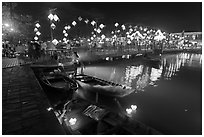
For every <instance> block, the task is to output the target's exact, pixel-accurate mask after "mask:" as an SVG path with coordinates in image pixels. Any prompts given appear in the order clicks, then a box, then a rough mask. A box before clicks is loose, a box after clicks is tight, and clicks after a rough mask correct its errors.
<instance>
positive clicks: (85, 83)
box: [75, 74, 135, 97]
mask: <svg viewBox="0 0 204 137" xmlns="http://www.w3.org/2000/svg"><path fill="white" fill-rule="evenodd" d="M75 80H76V81H77V83H78V85H79V89H80V90H83V92H87V93H88V92H92V93H96V94H99V95H105V96H110V97H124V96H127V95H129V94H131V93H133V92H134V91H135V89H131V88H127V87H125V86H122V85H120V84H116V83H113V82H108V81H105V80H102V79H99V78H95V77H92V76H88V75H84V74H81V75H77V76H76V77H75Z"/></svg>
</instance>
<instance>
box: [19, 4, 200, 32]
mask: <svg viewBox="0 0 204 137" xmlns="http://www.w3.org/2000/svg"><path fill="white" fill-rule="evenodd" d="M50 8H57V11H56V12H57V15H58V16H59V17H60V19H61V21H60V22H59V23H58V24H57V25H58V28H59V29H61V30H60V31H62V28H63V26H64V25H65V24H70V23H71V21H73V20H76V19H77V17H78V16H81V17H83V18H88V19H96V18H97V19H98V21H99V22H100V23H104V24H106V25H107V27H108V26H109V27H110V28H111V27H113V26H114V25H113V24H114V23H115V22H119V23H127V24H128V23H130V24H135V25H144V26H150V27H153V28H160V29H161V30H164V31H167V32H181V31H183V30H185V31H202V3H201V2H75V3H73V2H42V3H39V2H36V3H34V2H26V3H22V2H20V3H18V7H16V10H17V11H18V12H21V13H24V14H29V15H31V16H33V19H34V20H39V21H40V22H42V24H43V25H44V26H49V23H48V20H47V16H48V14H49V9H50ZM44 28H46V27H44ZM58 31H59V30H58Z"/></svg>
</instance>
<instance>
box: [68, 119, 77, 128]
mask: <svg viewBox="0 0 204 137" xmlns="http://www.w3.org/2000/svg"><path fill="white" fill-rule="evenodd" d="M76 122H77V119H76V118H70V120H69V124H70V125H71V126H72V125H75V124H76Z"/></svg>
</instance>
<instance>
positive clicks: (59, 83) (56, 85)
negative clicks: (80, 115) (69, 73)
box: [40, 70, 77, 92]
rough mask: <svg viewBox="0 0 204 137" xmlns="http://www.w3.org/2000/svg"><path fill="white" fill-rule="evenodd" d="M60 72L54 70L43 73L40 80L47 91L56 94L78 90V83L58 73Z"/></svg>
mask: <svg viewBox="0 0 204 137" xmlns="http://www.w3.org/2000/svg"><path fill="white" fill-rule="evenodd" d="M57 71H59V70H54V72H46V73H45V72H41V74H40V80H41V81H42V83H43V85H44V86H45V87H46V89H47V90H51V91H55V92H67V91H68V90H71V89H74V88H75V89H76V88H77V83H76V82H75V81H73V80H72V79H71V78H69V77H66V76H64V75H62V74H61V72H57Z"/></svg>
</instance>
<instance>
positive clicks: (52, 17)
mask: <svg viewBox="0 0 204 137" xmlns="http://www.w3.org/2000/svg"><path fill="white" fill-rule="evenodd" d="M55 10H56V9H51V10H50V14H49V15H48V19H49V20H50V33H51V41H53V30H54V29H55V28H56V25H55V24H54V23H55V22H57V21H59V20H60V19H59V17H58V16H57V15H56V14H53V13H52V12H54V11H55Z"/></svg>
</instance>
